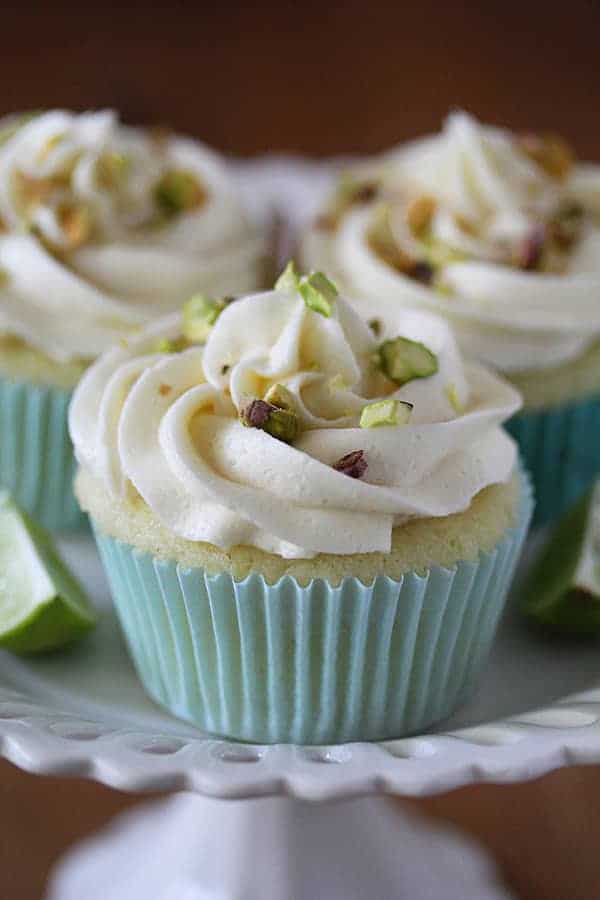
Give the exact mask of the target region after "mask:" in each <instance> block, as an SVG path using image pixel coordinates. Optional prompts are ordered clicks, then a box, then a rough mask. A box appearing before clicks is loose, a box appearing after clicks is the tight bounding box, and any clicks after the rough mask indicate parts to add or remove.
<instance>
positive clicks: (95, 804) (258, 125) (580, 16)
mask: <svg viewBox="0 0 600 900" xmlns="http://www.w3.org/2000/svg"><path fill="white" fill-rule="evenodd" d="M0 85H1V90H2V94H1V96H2V100H1V102H0V113H1V112H11V111H18V110H23V109H31V108H40V107H42V108H50V107H53V106H63V107H73V108H76V109H86V108H98V107H104V106H111V107H115V108H117V109H119V110H120V112H121V113H122V115H123V117H124V118H125V119H126V120H127V121H129V122H131V123H140V124H150V123H163V124H169V125H172V126H173V127H174V128H176V129H178V130H181V131H185V132H188V133H190V134H193V135H196V136H198V137H201V138H202V139H203V140H205V141H207V142H208V143H210V144H212V145H214V146H215V147H217V148H219V149H221V150H223V151H227V152H229V153H236V154H259V153H264V152H271V151H293V152H301V153H309V154H313V155H327V154H332V153H341V152H348V151H355V152H369V151H375V150H381V149H384V148H386V147H388V146H389V145H391V144H393V143H396V142H397V141H400V140H402V139H405V138H408V137H412V136H415V135H417V134H419V133H423V132H427V131H432V130H435V129H437V127H438V126H439V123H440V121H441V120H442V119H443V117H444V116H445V114H446V112H447V111H448V109H449V108H451V107H455V106H460V107H464V108H466V109H468V110H470V111H471V112H473V113H475V114H477V115H479V116H480V117H482V118H484V119H485V120H487V121H491V122H496V123H501V124H507V125H511V126H513V127H515V128H518V129H541V130H545V129H552V130H556V131H559V132H561V133H563V134H564V135H565V136H566V137H567V138H569V139H570V140H571V141H572V142H573V144H574V146H575V148H576V149H577V150H578V152H579V154H580V155H581V156H583V157H588V158H592V159H594V158H595V159H598V160H600V5H599V3H598V2H592V0H588V2H580V0H575V2H567V0H563V2H561V3H560V4H558V3H553V2H552V0H547V2H545V3H525V2H523V3H512V2H503V3H486V2H485V0H483V2H479V3H472V4H467V3H457V2H452V0H440V2H433V0H422V2H420V3H419V4H403V3H401V2H399V0H398V2H396V3H390V4H369V3H368V2H366V0H363V2H362V3H359V2H347V3H334V2H327V0H323V2H321V3H313V2H302V3H300V2H290V0H280V2H278V3H255V4H253V3H230V2H221V3H219V4H210V3H205V4H203V3H195V4H192V3H176V2H175V3H169V4H167V3H159V4H145V5H143V6H142V5H141V4H140V5H136V4H126V5H122V4H121V5H119V6H116V5H113V4H100V3H94V4H88V5H86V4H85V0H84V3H80V4H79V5H78V6H75V5H72V4H60V3H58V4H50V3H48V4H46V5H45V6H42V5H39V4H32V3H28V2H23V3H20V4H14V3H12V4H9V5H8V6H7V5H3V6H2V8H1V9H0ZM133 802H135V799H134V798H130V797H125V796H124V795H120V794H117V793H115V792H112V791H108V790H107V789H105V788H101V787H99V786H96V785H93V784H91V783H86V782H81V781H68V780H57V779H47V778H44V779H38V778H35V777H34V776H28V775H24V774H22V773H20V772H18V771H17V770H16V769H14V768H13V767H12V766H10V765H9V764H8V763H2V764H0V898H1V900H39V898H40V897H41V896H42V890H43V888H42V885H43V882H44V878H45V875H46V872H47V870H48V867H49V865H50V863H51V861H52V860H53V859H54V858H55V857H56V856H57V854H58V853H59V852H60V851H61V850H62V849H64V847H65V846H66V844H67V843H68V842H69V841H72V840H73V839H75V838H76V837H80V836H82V835H83V834H85V833H88V832H89V831H90V830H92V829H93V828H95V827H98V826H99V825H100V824H101V823H102V822H104V821H106V820H107V819H108V817H109V816H110V815H111V814H113V813H115V812H117V811H118V810H120V809H123V808H124V807H125V806H126V805H129V804H131V803H133ZM417 805H418V807H419V808H420V809H421V810H422V811H424V812H426V813H427V814H431V815H435V816H439V817H442V818H447V819H449V820H450V821H453V822H456V823H458V824H460V825H462V826H463V827H465V828H467V829H468V830H469V831H470V832H471V833H472V834H474V835H476V836H478V837H479V838H480V839H481V840H483V841H484V843H485V844H486V845H487V846H488V847H489V848H490V849H491V850H492V851H493V852H494V854H495V856H496V859H497V860H498V861H499V863H500V864H501V866H502V868H503V871H504V873H505V875H506V878H507V879H508V881H509V883H510V884H511V885H512V886H513V888H514V889H515V890H518V893H519V897H521V898H522V900H567V898H568V900H595V898H600V860H599V859H598V853H597V835H598V833H599V831H600V771H599V770H597V769H585V770H583V769H582V770H567V771H563V772H560V773H557V774H555V775H552V776H549V777H548V778H546V779H544V780H543V781H541V782H537V783H533V784H529V785H522V786H514V787H502V788H500V787H476V788H469V789H465V790H462V791H458V792H454V793H452V794H449V795H446V796H443V797H440V798H434V799H431V800H428V801H421V802H419V803H418V804H417ZM82 900H85V898H82ZM107 900H109V898H108V897H107ZM149 900H150V898H149ZM265 900H267V898H265ZM323 900H326V898H323ZM374 900H379V898H374ZM386 900H387V898H386ZM465 900H467V898H465Z"/></svg>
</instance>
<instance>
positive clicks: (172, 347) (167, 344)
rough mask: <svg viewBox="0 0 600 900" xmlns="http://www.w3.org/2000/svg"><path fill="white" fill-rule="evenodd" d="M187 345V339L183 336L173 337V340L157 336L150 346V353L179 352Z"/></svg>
mask: <svg viewBox="0 0 600 900" xmlns="http://www.w3.org/2000/svg"><path fill="white" fill-rule="evenodd" d="M187 346H188V343H187V341H185V340H184V339H183V338H175V340H172V341H171V340H169V338H158V340H156V341H155V342H154V344H152V347H151V348H150V352H151V353H180V352H181V351H182V350H184V349H185V348H186V347H187Z"/></svg>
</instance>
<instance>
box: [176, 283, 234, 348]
mask: <svg viewBox="0 0 600 900" xmlns="http://www.w3.org/2000/svg"><path fill="white" fill-rule="evenodd" d="M226 306H227V302H226V300H224V299H223V300H212V299H211V298H210V297H207V296H206V295H205V294H194V296H193V297H190V299H189V300H186V302H185V303H184V304H183V334H184V336H185V337H186V338H187V339H188V341H192V342H193V343H195V344H203V343H204V342H205V341H206V340H207V338H208V336H209V334H210V331H211V328H212V327H213V325H214V324H215V322H216V321H217V319H218V318H219V316H220V315H221V313H222V312H223V310H224V309H225V307H226Z"/></svg>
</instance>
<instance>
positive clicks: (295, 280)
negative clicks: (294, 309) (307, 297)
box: [275, 259, 300, 294]
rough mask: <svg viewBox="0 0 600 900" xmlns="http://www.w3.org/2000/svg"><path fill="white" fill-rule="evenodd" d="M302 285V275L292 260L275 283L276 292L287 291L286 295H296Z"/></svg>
mask: <svg viewBox="0 0 600 900" xmlns="http://www.w3.org/2000/svg"><path fill="white" fill-rule="evenodd" d="M299 284H300V273H299V272H298V269H297V268H296V263H295V262H294V260H293V259H290V261H289V262H288V264H287V266H286V267H285V269H284V270H283V272H282V273H281V275H280V276H279V278H278V279H277V281H276V282H275V290H276V291H285V293H286V294H295V293H296V292H297V291H298V285H299Z"/></svg>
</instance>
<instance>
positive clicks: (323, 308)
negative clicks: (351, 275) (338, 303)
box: [298, 272, 338, 318]
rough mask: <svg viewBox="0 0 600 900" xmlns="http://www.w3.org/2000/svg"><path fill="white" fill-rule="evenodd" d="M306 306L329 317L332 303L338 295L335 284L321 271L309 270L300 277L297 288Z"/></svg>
mask: <svg viewBox="0 0 600 900" xmlns="http://www.w3.org/2000/svg"><path fill="white" fill-rule="evenodd" d="M298 290H299V292H300V295H301V297H302V299H303V300H304V302H305V304H306V306H307V307H308V308H309V309H312V311H313V312H316V313H319V314H320V315H322V316H325V317H326V318H329V316H330V315H331V311H332V303H333V301H334V300H335V298H336V297H337V295H338V289H337V288H336V286H335V284H334V283H333V282H332V281H330V280H329V278H327V276H326V275H324V274H323V273H322V272H311V273H310V275H304V276H303V277H302V278H301V279H300V285H299V288H298Z"/></svg>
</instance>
